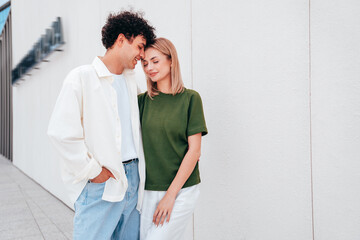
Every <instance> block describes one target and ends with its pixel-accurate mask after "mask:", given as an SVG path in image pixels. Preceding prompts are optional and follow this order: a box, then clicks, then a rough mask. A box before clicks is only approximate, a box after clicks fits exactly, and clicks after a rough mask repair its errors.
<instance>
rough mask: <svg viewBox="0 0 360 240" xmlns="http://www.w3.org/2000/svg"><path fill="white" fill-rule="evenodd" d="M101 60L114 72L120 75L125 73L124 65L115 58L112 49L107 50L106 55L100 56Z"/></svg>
mask: <svg viewBox="0 0 360 240" xmlns="http://www.w3.org/2000/svg"><path fill="white" fill-rule="evenodd" d="M100 60H101V61H102V62H103V63H104V64H105V66H106V67H107V69H108V70H109V72H111V73H112V74H116V75H120V74H122V73H123V71H124V67H123V66H122V64H121V63H119V61H118V60H116V59H115V56H114V55H113V54H112V53H111V52H110V51H107V52H106V53H105V56H103V57H100Z"/></svg>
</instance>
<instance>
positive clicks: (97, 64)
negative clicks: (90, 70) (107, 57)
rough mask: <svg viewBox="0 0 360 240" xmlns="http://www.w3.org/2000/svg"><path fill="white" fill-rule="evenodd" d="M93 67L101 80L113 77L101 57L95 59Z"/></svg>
mask: <svg viewBox="0 0 360 240" xmlns="http://www.w3.org/2000/svg"><path fill="white" fill-rule="evenodd" d="M92 65H93V66H94V68H95V71H96V73H97V75H98V76H99V78H102V77H111V76H112V75H113V74H112V73H111V72H110V71H109V69H107V67H106V66H105V64H104V63H103V61H101V59H100V58H99V57H95V59H94V61H93V62H92Z"/></svg>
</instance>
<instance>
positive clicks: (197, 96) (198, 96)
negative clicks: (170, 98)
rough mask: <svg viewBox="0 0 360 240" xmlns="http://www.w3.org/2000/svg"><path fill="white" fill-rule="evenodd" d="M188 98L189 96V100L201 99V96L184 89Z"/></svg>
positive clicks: (191, 90) (193, 91)
mask: <svg viewBox="0 0 360 240" xmlns="http://www.w3.org/2000/svg"><path fill="white" fill-rule="evenodd" d="M183 93H184V94H185V95H186V96H188V97H189V98H194V97H195V98H201V97H200V94H199V93H198V92H197V91H195V90H193V89H188V88H184V92H183Z"/></svg>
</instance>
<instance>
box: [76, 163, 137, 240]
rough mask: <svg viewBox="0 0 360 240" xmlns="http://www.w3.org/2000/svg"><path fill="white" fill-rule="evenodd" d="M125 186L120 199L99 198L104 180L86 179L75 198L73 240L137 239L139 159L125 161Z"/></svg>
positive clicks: (102, 190)
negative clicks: (100, 181)
mask: <svg viewBox="0 0 360 240" xmlns="http://www.w3.org/2000/svg"><path fill="white" fill-rule="evenodd" d="M124 170H125V174H126V177H127V179H128V189H127V191H126V194H125V197H124V199H123V200H122V201H121V202H108V201H104V200H102V199H101V197H102V194H103V192H104V187H105V183H92V182H88V183H87V184H86V186H85V187H84V189H83V191H82V192H81V194H80V196H79V198H78V199H77V200H76V202H75V205H74V206H75V217H74V235H73V236H74V238H73V239H74V240H85V239H86V240H92V239H94V240H99V239H101V240H108V239H114V240H115V239H117V240H118V239H126V240H138V239H139V228H140V215H139V212H138V211H137V210H136V204H137V200H138V186H139V172H138V160H136V161H132V162H130V163H128V164H124Z"/></svg>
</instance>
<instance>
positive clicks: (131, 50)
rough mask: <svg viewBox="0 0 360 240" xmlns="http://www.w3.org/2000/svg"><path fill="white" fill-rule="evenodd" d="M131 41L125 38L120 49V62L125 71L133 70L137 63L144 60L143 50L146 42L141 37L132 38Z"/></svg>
mask: <svg viewBox="0 0 360 240" xmlns="http://www.w3.org/2000/svg"><path fill="white" fill-rule="evenodd" d="M131 40H132V42H131V41H129V40H127V39H126V38H125V39H124V41H123V47H122V53H121V54H122V55H123V56H121V58H122V61H123V66H124V68H125V69H134V68H135V65H136V64H137V61H139V60H141V59H143V58H144V56H145V53H144V48H145V45H146V40H145V38H144V37H143V36H142V35H139V36H137V37H135V38H132V39H131Z"/></svg>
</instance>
